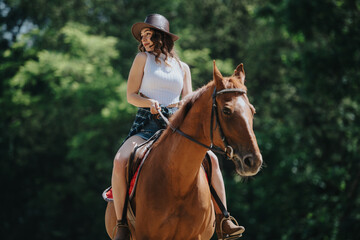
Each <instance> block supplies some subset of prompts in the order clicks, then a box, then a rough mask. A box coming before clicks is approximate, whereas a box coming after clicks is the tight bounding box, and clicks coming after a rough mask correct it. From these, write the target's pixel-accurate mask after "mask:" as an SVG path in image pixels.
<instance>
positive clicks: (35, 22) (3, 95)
mask: <svg viewBox="0 0 360 240" xmlns="http://www.w3.org/2000/svg"><path fill="white" fill-rule="evenodd" d="M150 13H160V14H163V15H165V16H166V17H167V18H168V19H169V20H170V22H171V29H170V30H171V32H174V33H176V34H177V35H179V36H180V40H178V41H177V42H176V44H177V45H176V49H177V52H178V54H179V56H180V57H181V59H182V60H183V61H185V62H187V63H188V64H189V66H190V68H191V72H192V78H193V88H194V90H195V89H197V88H198V87H200V86H202V85H204V84H206V83H207V82H208V81H209V80H211V78H212V59H216V61H217V65H218V67H219V69H220V71H221V72H222V73H223V75H230V74H232V72H233V70H234V69H235V67H236V66H237V65H238V64H239V63H244V66H245V71H246V79H247V81H246V85H247V87H248V97H249V99H250V101H251V102H252V103H253V104H254V106H255V107H256V109H257V114H256V115H255V119H254V130H255V133H256V136H257V139H258V143H259V147H260V149H261V152H262V155H263V159H264V167H263V169H262V170H261V172H260V173H259V174H258V175H257V176H255V177H251V178H247V179H241V178H240V177H238V176H236V175H235V174H234V170H233V168H234V166H233V164H232V163H230V162H225V161H221V165H222V169H223V174H224V177H225V182H226V189H227V198H228V206H229V210H230V212H231V213H232V215H233V216H235V217H236V218H237V220H238V221H239V222H240V223H241V224H242V225H244V226H245V228H246V232H245V233H244V236H243V238H242V239H244V240H250V239H251V240H270V239H277V240H303V239H304V240H305V239H306V240H312V239H316V240H350V239H354V240H355V239H356V240H357V239H360V195H359V190H360V186H359V184H360V157H359V155H360V151H359V150H360V147H359V145H360V143H359V139H360V120H359V117H360V94H359V92H360V82H359V81H360V1H359V0H316V1H315V0H268V1H265V0H252V1H251V0H242V1H239V0H203V1H200V0H198V1H197V0H173V1H169V0H159V1H143V0H134V1H130V0H66V1H60V0H52V1H49V0H0V21H1V28H0V63H1V64H0V78H1V82H0V120H1V121H0V133H1V135H0V157H1V162H0V184H1V185H0V186H1V188H0V190H1V198H0V203H1V215H0V216H1V218H0V238H1V239H4V240H15V239H67V240H68V239H79V240H81V239H108V238H107V236H106V233H105V228H104V210H105V206H106V203H105V202H104V201H103V200H102V198H101V193H102V191H103V190H104V189H105V188H106V187H108V186H109V185H110V177H111V169H112V160H113V157H114V155H115V153H116V151H117V149H118V147H119V145H120V143H121V142H122V140H123V138H124V137H125V136H126V135H127V133H128V130H129V128H130V125H131V123H132V121H133V118H134V114H135V112H136V109H135V108H134V107H132V106H130V105H129V104H128V103H127V101H126V79H127V76H128V72H129V69H130V66H131V63H132V61H133V59H134V56H135V55H136V53H137V42H136V41H135V40H134V39H133V37H132V36H131V33H130V28H131V26H132V24H133V23H135V22H142V21H143V20H144V18H145V16H146V15H148V14H150Z"/></svg>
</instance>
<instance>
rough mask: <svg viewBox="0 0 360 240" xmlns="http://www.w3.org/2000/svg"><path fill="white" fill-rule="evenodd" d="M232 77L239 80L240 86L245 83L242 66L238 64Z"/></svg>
mask: <svg viewBox="0 0 360 240" xmlns="http://www.w3.org/2000/svg"><path fill="white" fill-rule="evenodd" d="M233 76H234V77H237V78H239V79H240V81H241V83H242V84H244V83H245V70H244V64H242V63H240V64H239V65H238V66H237V67H236V69H235V71H234V74H233Z"/></svg>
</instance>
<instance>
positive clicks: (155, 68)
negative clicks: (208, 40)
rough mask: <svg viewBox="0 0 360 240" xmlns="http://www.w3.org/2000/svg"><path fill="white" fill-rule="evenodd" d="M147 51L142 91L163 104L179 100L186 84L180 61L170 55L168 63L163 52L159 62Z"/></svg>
mask: <svg viewBox="0 0 360 240" xmlns="http://www.w3.org/2000/svg"><path fill="white" fill-rule="evenodd" d="M145 53H146V55H147V58H146V63H145V67H144V76H143V79H142V82H141V86H140V90H139V91H140V93H142V94H144V95H145V96H146V97H148V98H151V99H154V100H157V101H158V102H159V103H160V105H163V106H168V105H170V104H173V103H176V102H178V101H179V97H180V94H181V91H182V89H183V85H184V80H183V79H184V72H183V70H182V69H181V67H180V65H179V62H178V61H177V60H176V59H175V58H171V57H168V59H167V60H166V62H167V64H166V63H165V62H164V59H165V55H164V54H161V55H160V57H159V60H160V63H157V62H156V61H155V56H154V55H153V54H150V53H148V52H145ZM182 64H183V63H182Z"/></svg>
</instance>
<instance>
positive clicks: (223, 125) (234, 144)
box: [214, 61, 262, 176]
mask: <svg viewBox="0 0 360 240" xmlns="http://www.w3.org/2000/svg"><path fill="white" fill-rule="evenodd" d="M214 83H215V87H216V92H217V93H218V94H217V95H216V97H215V101H216V110H215V111H216V112H217V119H218V124H219V125H220V131H219V132H220V133H221V132H222V134H218V137H217V138H214V144H215V145H217V146H224V145H225V146H224V147H225V148H226V149H228V150H229V149H230V150H231V152H232V153H231V155H232V160H233V162H234V164H235V166H236V171H237V173H238V174H239V175H241V176H252V175H255V174H256V173H257V172H258V171H259V170H260V168H261V165H262V156H261V154H260V150H259V147H258V144H257V141H256V137H255V134H254V131H253V118H254V114H255V108H254V107H253V106H252V105H251V104H250V102H249V99H248V98H247V96H246V87H245V84H244V83H245V71H244V67H243V64H240V65H239V66H237V68H236V69H235V71H234V74H233V75H232V76H230V77H223V76H222V75H221V73H220V71H219V70H218V68H217V67H216V65H215V61H214ZM215 131H218V130H217V129H216V126H215V124H214V132H215ZM221 135H223V136H221ZM214 137H215V136H214ZM221 138H222V139H221ZM228 152H229V151H228Z"/></svg>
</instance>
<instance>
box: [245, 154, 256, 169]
mask: <svg viewBox="0 0 360 240" xmlns="http://www.w3.org/2000/svg"><path fill="white" fill-rule="evenodd" d="M253 162H254V161H253V158H252V156H246V157H245V158H244V163H245V165H246V166H248V167H252V165H253Z"/></svg>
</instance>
